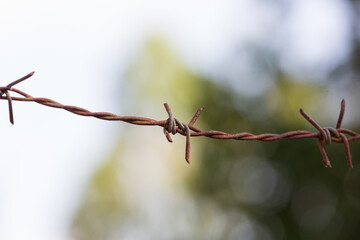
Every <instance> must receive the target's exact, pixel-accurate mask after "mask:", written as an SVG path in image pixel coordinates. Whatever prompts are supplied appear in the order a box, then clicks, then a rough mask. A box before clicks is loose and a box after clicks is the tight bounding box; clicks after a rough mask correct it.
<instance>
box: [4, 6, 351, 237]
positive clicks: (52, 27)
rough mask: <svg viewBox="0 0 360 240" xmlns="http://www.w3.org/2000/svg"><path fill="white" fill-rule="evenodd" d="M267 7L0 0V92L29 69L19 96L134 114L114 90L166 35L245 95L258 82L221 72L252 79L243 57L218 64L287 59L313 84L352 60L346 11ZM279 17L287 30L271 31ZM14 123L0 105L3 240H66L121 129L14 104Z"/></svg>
mask: <svg viewBox="0 0 360 240" xmlns="http://www.w3.org/2000/svg"><path fill="white" fill-rule="evenodd" d="M271 2H272V1H261V0H255V1H252V0H238V1H235V0H222V1H209V0H198V1H190V0H185V1H181V2H180V1H166V0H157V1H141V0H135V1H116V0H105V1H88V0H87V1H84V0H79V1H74V0H71V1H70V0H62V1H44V0H33V1H25V0H22V1H21V0H15V1H14V0H11V1H10V0H0V66H1V71H0V84H1V85H6V84H8V83H9V82H11V81H13V80H15V79H17V78H19V77H21V76H23V75H26V74H27V73H29V72H31V71H36V74H35V75H34V76H33V77H32V78H31V79H29V80H27V81H26V82H23V83H20V84H19V85H18V86H17V88H19V89H21V90H23V91H25V92H27V93H29V94H31V95H33V96H37V97H49V98H51V99H54V100H56V101H58V102H60V103H63V104H71V105H76V106H81V107H84V108H87V109H90V110H93V111H108V112H113V113H117V114H119V115H131V114H132V113H131V112H121V109H122V106H125V105H126V101H125V100H124V101H123V102H120V103H119V102H118V101H119V100H120V99H121V97H119V96H118V95H117V92H116V88H117V87H118V86H119V84H118V82H117V81H119V78H120V76H121V75H122V74H124V73H125V71H126V69H127V67H128V66H129V65H130V64H131V61H132V60H133V59H134V57H135V56H136V53H138V51H139V50H140V48H141V46H142V44H143V43H144V42H145V41H146V37H148V36H151V35H156V34H158V35H160V36H163V38H164V39H165V40H166V41H167V42H168V43H169V45H170V46H171V47H172V48H173V49H174V51H175V53H176V54H177V55H178V56H179V57H180V58H181V59H182V60H183V61H184V62H185V63H186V64H187V65H188V66H189V67H190V68H191V69H192V70H193V71H196V72H198V73H201V74H205V75H208V76H211V77H214V78H216V79H227V80H228V82H230V84H233V85H234V87H235V88H236V89H244V87H246V91H245V92H248V91H250V92H251V89H253V91H255V92H256V90H257V89H259V85H262V84H264V83H263V82H261V81H260V80H259V81H260V82H259V84H257V83H256V82H253V84H249V81H246V80H245V79H241V80H239V79H238V78H236V74H235V75H234V74H233V75H231V74H227V73H228V72H235V73H237V72H240V73H248V72H250V73H251V67H249V66H248V65H249V64H248V63H247V62H246V58H244V59H240V60H239V61H240V63H242V64H241V66H240V67H239V66H233V65H231V64H229V65H226V66H224V63H226V62H227V61H228V60H229V59H231V57H229V56H231V55H232V51H233V50H234V49H235V48H242V47H244V48H245V47H246V45H247V44H249V43H257V44H260V45H261V44H263V42H264V41H265V42H266V43H267V44H265V45H264V47H265V48H268V49H270V50H274V51H278V50H282V49H286V50H284V51H282V57H281V62H282V65H283V67H284V69H285V70H287V71H289V72H292V73H294V74H296V73H298V72H301V73H302V74H303V73H304V72H305V73H307V72H309V74H310V75H311V73H312V72H313V70H314V69H317V70H318V71H317V73H318V74H319V76H321V74H325V73H327V71H329V70H330V69H331V68H332V67H333V66H335V65H337V64H338V63H341V62H342V61H343V60H344V59H345V58H346V57H347V56H348V54H349V52H350V51H351V49H350V48H349V43H350V41H351V39H350V34H351V25H350V22H351V20H352V10H351V9H350V8H349V6H348V5H347V3H346V1H341V0H317V1H312V0H294V1H283V2H285V3H286V8H287V14H286V15H282V14H280V11H279V9H278V8H275V7H273V6H272V5H271ZM279 18H281V19H283V21H284V24H282V25H281V26H276V25H275V23H276V20H277V19H279ZM219 66H221V67H219ZM260 83H261V84H260ZM239 91H241V90H239ZM161 107H162V106H159V108H161ZM14 114H15V125H14V126H11V125H10V123H9V121H8V112H7V103H6V101H1V104H0V115H1V118H0V126H1V127H0V129H1V135H2V136H1V137H2V138H1V150H2V154H1V157H0V239H4V240H7V239H11V240H12V239H19V240H20V239H36V240H42V239H44V240H45V239H69V238H70V235H69V226H70V223H71V219H72V217H73V214H74V211H75V210H76V208H77V206H78V204H79V201H80V197H81V194H82V189H83V187H84V185H85V184H86V179H88V177H89V176H90V174H91V173H92V171H94V169H95V167H96V166H98V165H99V164H100V161H101V160H102V159H103V156H104V155H105V154H106V153H107V152H108V151H110V150H111V148H112V147H113V141H114V140H115V139H116V137H117V136H118V135H117V134H118V131H117V130H120V131H121V128H124V127H126V126H127V125H126V124H125V123H114V122H106V121H101V120H97V119H91V118H85V117H79V116H76V115H73V114H70V113H68V112H66V111H63V110H58V109H50V108H46V107H44V106H41V105H37V104H34V103H19V102H15V103H14ZM153 117H154V118H156V116H153ZM162 140H163V139H162Z"/></svg>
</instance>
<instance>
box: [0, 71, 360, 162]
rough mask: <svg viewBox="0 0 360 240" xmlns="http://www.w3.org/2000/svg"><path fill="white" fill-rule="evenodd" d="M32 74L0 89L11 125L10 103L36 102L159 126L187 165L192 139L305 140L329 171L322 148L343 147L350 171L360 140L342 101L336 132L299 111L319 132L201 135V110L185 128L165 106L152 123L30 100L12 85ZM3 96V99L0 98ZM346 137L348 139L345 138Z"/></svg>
mask: <svg viewBox="0 0 360 240" xmlns="http://www.w3.org/2000/svg"><path fill="white" fill-rule="evenodd" d="M33 74H34V72H31V73H29V74H28V75H26V76H24V77H22V78H20V79H18V80H16V81H14V82H12V83H10V84H8V85H7V86H5V87H0V99H2V100H7V101H8V107H9V117H10V122H11V123H12V124H14V116H13V107H12V101H23V102H36V103H38V104H41V105H44V106H47V107H52V108H60V109H64V110H66V111H69V112H71V113H73V114H77V115H81V116H88V117H95V118H98V119H102V120H107V121H123V122H126V123H130V124H135V125H143V126H159V127H162V128H163V132H164V134H165V137H166V139H167V140H168V141H169V142H172V138H171V136H170V133H171V134H173V135H174V134H177V133H179V134H181V135H183V136H186V147H185V159H186V161H187V162H188V163H190V138H191V137H200V136H202V137H208V138H214V139H233V140H258V141H277V140H282V139H288V140H290V139H304V138H316V141H317V145H318V148H319V150H320V153H321V155H322V157H323V164H324V166H325V167H328V168H331V164H330V161H329V158H328V156H327V154H326V151H325V149H324V145H329V144H331V143H332V142H337V143H343V144H344V147H345V153H346V159H347V164H348V166H349V168H353V163H352V157H351V152H350V145H349V142H352V141H356V140H359V139H360V134H359V133H357V132H354V131H352V130H349V129H346V128H341V124H342V120H343V117H344V113H345V100H344V99H343V100H342V101H341V108H340V113H339V118H338V121H337V124H336V128H332V127H321V126H320V125H319V124H318V123H317V122H316V121H315V120H313V119H312V118H311V117H310V116H309V115H308V114H306V113H305V112H304V111H303V110H302V109H300V114H301V115H302V116H303V117H304V118H305V119H306V120H307V121H308V122H309V123H310V124H311V125H313V126H314V127H315V128H316V129H317V130H318V132H310V131H306V130H295V131H289V132H285V133H280V134H276V133H263V134H252V133H248V132H240V133H234V134H231V133H226V132H222V131H218V130H209V131H203V130H200V129H198V128H196V127H194V124H195V122H196V120H197V119H198V117H199V116H200V113H201V112H202V111H203V110H204V108H199V109H198V110H197V112H196V113H195V115H194V117H193V118H192V119H191V121H190V122H189V123H188V124H186V123H182V122H181V121H179V120H178V119H177V118H175V117H174V116H173V114H172V112H171V109H170V106H169V105H168V104H167V103H165V104H164V107H165V109H166V111H167V113H168V115H169V118H168V119H166V120H161V121H158V120H154V119H151V118H145V117H137V116H119V115H116V114H113V113H109V112H91V111H89V110H87V109H85V108H81V107H77V106H71V105H64V104H61V103H59V102H56V101H54V100H52V99H49V98H38V97H33V96H31V95H29V94H27V93H25V92H23V91H21V90H19V89H16V88H13V86H14V85H16V84H18V83H20V82H22V81H24V80H26V79H28V78H30V77H31V76H32V75H33ZM9 92H13V93H17V94H19V95H20V97H12V96H11V95H10V93H9ZM3 95H5V96H3ZM345 134H346V135H349V137H347V136H346V135H345Z"/></svg>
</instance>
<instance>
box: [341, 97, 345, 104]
mask: <svg viewBox="0 0 360 240" xmlns="http://www.w3.org/2000/svg"><path fill="white" fill-rule="evenodd" d="M343 105H345V99H344V98H343V99H342V100H341V106H343Z"/></svg>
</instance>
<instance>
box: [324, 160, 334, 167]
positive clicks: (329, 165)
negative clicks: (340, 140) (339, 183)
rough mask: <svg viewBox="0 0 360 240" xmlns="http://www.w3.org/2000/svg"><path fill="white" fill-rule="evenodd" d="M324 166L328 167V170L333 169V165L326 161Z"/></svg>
mask: <svg viewBox="0 0 360 240" xmlns="http://www.w3.org/2000/svg"><path fill="white" fill-rule="evenodd" d="M324 166H325V167H326V168H332V166H331V163H330V162H329V161H327V162H326V161H324Z"/></svg>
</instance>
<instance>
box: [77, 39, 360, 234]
mask: <svg viewBox="0 0 360 240" xmlns="http://www.w3.org/2000/svg"><path fill="white" fill-rule="evenodd" d="M274 68H276V66H274ZM269 72H271V73H274V72H276V73H278V74H275V75H274V76H273V84H271V85H269V88H268V89H267V90H266V91H265V94H261V95H258V96H256V97H252V98H251V99H250V98H246V97H244V96H241V95H239V94H237V92H236V91H235V90H234V89H233V88H231V87H230V86H226V85H219V84H215V83H214V82H213V81H210V80H209V79H206V78H204V77H201V76H198V75H196V74H194V73H192V72H191V71H189V70H188V69H187V67H186V66H184V65H183V64H182V63H181V62H180V61H179V60H177V58H176V57H175V56H173V54H172V53H171V51H169V49H168V48H167V47H166V46H165V45H164V44H163V42H162V41H160V40H159V39H153V40H150V41H149V42H148V44H147V45H146V48H145V50H144V52H143V53H141V54H140V57H139V59H138V61H137V62H135V64H134V65H133V67H132V68H131V69H130V70H129V73H128V75H127V81H126V82H125V83H124V84H127V87H126V89H128V90H129V89H130V90H129V93H128V94H127V96H126V97H129V99H132V100H133V101H126V104H127V105H129V106H130V107H131V108H133V106H134V104H136V106H141V107H144V109H143V112H145V113H147V114H150V113H153V112H156V111H155V110H154V107H153V106H160V104H162V103H163V102H165V101H169V103H170V105H171V106H172V107H173V111H174V112H175V111H176V112H179V113H183V115H182V116H177V117H179V119H190V118H191V115H192V114H193V113H194V109H196V108H198V107H199V106H204V107H205V111H204V113H202V115H201V116H200V118H199V122H198V123H196V124H197V125H198V126H199V127H200V128H201V129H214V130H222V131H227V132H233V133H235V132H243V131H248V132H252V133H257V134H259V133H265V132H273V133H281V132H285V131H290V130H294V129H298V128H306V129H310V130H314V131H315V129H312V126H310V125H309V124H308V123H307V122H306V121H305V120H304V119H302V117H301V115H300V114H299V113H298V109H299V108H300V107H303V108H304V109H305V110H306V111H307V112H309V113H310V114H311V115H312V116H313V117H314V118H315V119H319V118H321V119H320V120H324V117H322V116H323V115H325V116H326V114H328V113H326V110H327V109H324V108H323V107H321V106H323V104H324V101H322V99H323V98H324V91H322V86H320V85H315V84H312V83H310V81H296V80H294V79H293V78H292V77H291V76H288V75H286V74H284V73H281V71H280V70H279V69H270V70H269ZM128 85H130V86H131V87H130V86H128ZM190 110H191V111H190ZM316 113H318V114H316ZM329 124H330V123H329ZM358 127H359V126H358ZM159 136H160V135H159ZM195 141H196V143H195V144H193V146H195V145H196V149H197V151H195V153H194V151H193V154H192V162H193V163H194V164H192V165H190V168H191V169H192V170H191V171H186V168H187V167H188V166H185V164H184V161H182V162H181V163H175V165H174V166H176V168H179V167H180V168H181V169H183V170H182V171H179V170H177V169H175V168H173V169H172V170H173V171H174V172H173V173H172V174H171V175H178V176H180V177H178V178H179V179H178V180H179V182H181V181H183V183H184V184H186V188H188V191H189V192H190V196H189V195H187V194H185V193H181V192H182V191H183V190H181V186H179V185H176V184H175V185H176V186H177V187H178V188H177V190H178V191H179V192H180V193H181V194H182V195H180V196H179V198H181V199H186V201H185V202H188V201H189V202H192V204H193V205H191V206H190V207H189V205H187V204H180V205H176V206H177V207H180V209H176V211H174V212H172V216H171V217H172V220H171V221H170V222H167V225H166V226H162V227H163V231H164V232H167V235H158V234H157V233H153V234H151V233H152V232H151V231H150V233H148V232H147V234H146V238H147V239H166V238H167V239H169V238H170V239H354V238H355V237H356V236H357V235H358V234H359V231H360V229H359V228H358V227H357V226H358V223H359V220H360V214H359V213H360V204H359V203H360V194H359V189H360V188H359V187H358V182H359V177H358V176H360V173H359V170H358V168H359V165H358V164H355V169H354V170H351V171H349V170H348V169H347V166H346V162H345V155H344V150H343V146H342V145H341V144H337V145H335V144H333V145H331V146H329V147H327V150H328V154H329V156H330V160H332V164H333V169H325V168H324V167H323V166H322V164H321V155H320V153H319V151H318V149H317V146H316V142H315V140H314V139H306V140H304V139H302V140H293V141H288V140H283V141H276V142H266V143H263V142H254V141H253V142H246V141H241V142H239V141H234V140H212V139H205V138H202V139H201V140H200V139H199V140H193V142H195ZM149 144H150V143H149ZM163 144H166V143H165V142H164V143H163ZM354 145H355V144H354ZM351 146H352V153H353V155H354V158H355V159H359V158H360V156H359V148H356V147H354V146H353V144H351ZM166 147H167V145H166ZM117 148H118V147H116V149H117ZM163 148H165V147H163ZM121 156H122V151H119V150H115V153H114V155H112V157H110V158H109V159H107V160H106V161H104V165H103V166H102V167H100V168H99V169H98V170H97V172H96V173H95V174H94V177H93V179H92V180H91V181H90V184H89V187H88V189H87V190H86V192H85V196H84V201H83V203H82V206H81V208H80V210H79V212H78V213H77V216H76V218H75V221H74V231H75V232H76V233H78V235H79V236H80V239H82V238H81V237H83V238H84V239H119V238H121V236H124V235H122V233H121V231H120V230H119V229H122V230H124V229H125V228H126V227H129V224H131V221H129V220H128V218H129V216H130V215H131V213H130V212H129V211H131V210H130V209H128V208H127V202H126V199H127V198H126V195H127V194H128V192H124V190H123V187H122V185H123V183H122V182H121V181H119V180H118V179H119V178H118V176H117V174H119V173H118V171H117V170H116V169H117V168H118V165H119V163H118V161H119V159H121V158H122V157H121ZM181 157H182V156H181ZM165 158H166V159H165ZM172 158H174V159H178V157H172ZM171 160H172V159H169V157H168V156H167V157H164V159H162V161H163V162H164V164H166V163H165V161H171ZM171 162H173V161H171ZM169 171H170V169H169ZM181 172H187V174H184V173H181ZM139 177H141V176H139ZM177 184H179V183H177ZM180 185H181V183H180ZM144 190H145V189H144ZM185 192H186V191H185ZM143 201H147V200H145V199H143ZM173 213H174V214H173ZM184 214H185V216H187V217H186V219H187V220H186V222H185V223H184V222H183V221H181V218H182V217H184ZM189 216H191V217H189ZM140 218H141V216H140ZM147 221H152V220H151V216H150V219H148V220H147ZM184 226H185V227H184ZM140 229H141V226H140ZM164 236H165V237H164Z"/></svg>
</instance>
